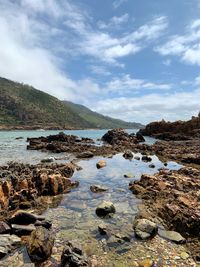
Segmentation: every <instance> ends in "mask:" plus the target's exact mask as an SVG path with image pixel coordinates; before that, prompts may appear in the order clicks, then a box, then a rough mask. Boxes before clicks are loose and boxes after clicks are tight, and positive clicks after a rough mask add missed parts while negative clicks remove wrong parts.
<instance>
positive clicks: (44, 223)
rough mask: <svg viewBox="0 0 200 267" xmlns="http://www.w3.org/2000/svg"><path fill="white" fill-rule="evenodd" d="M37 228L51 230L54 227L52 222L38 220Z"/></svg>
mask: <svg viewBox="0 0 200 267" xmlns="http://www.w3.org/2000/svg"><path fill="white" fill-rule="evenodd" d="M34 225H35V226H42V227H44V228H46V229H50V228H51V226H52V222H51V221H49V220H46V219H45V220H42V221H41V220H37V221H36V222H35V224H34Z"/></svg>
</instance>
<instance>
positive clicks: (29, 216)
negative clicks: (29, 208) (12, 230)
mask: <svg viewBox="0 0 200 267" xmlns="http://www.w3.org/2000/svg"><path fill="white" fill-rule="evenodd" d="M36 221H37V215H35V214H33V213H30V212H26V211H21V210H19V211H17V212H16V213H15V214H14V215H13V216H12V217H11V218H10V219H9V222H10V223H11V224H19V225H28V224H34V223H35V222H36Z"/></svg>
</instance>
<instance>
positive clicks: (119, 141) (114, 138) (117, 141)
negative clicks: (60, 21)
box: [102, 129, 138, 146]
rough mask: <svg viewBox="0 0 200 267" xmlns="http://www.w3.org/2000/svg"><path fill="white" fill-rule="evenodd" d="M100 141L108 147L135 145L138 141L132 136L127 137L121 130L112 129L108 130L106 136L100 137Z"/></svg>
mask: <svg viewBox="0 0 200 267" xmlns="http://www.w3.org/2000/svg"><path fill="white" fill-rule="evenodd" d="M102 141H104V142H106V143H108V144H110V145H125V146H128V144H137V143H138V139H137V138H136V136H134V135H132V134H131V135H129V134H128V133H127V132H126V131H125V130H123V129H113V130H109V131H108V132H107V133H106V134H104V135H103V136H102Z"/></svg>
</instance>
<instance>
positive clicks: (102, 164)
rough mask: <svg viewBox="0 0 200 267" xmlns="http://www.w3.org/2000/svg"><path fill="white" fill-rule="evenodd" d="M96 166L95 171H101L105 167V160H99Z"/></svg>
mask: <svg viewBox="0 0 200 267" xmlns="http://www.w3.org/2000/svg"><path fill="white" fill-rule="evenodd" d="M96 166H97V169H101V168H103V167H105V166H106V161H105V160H99V161H98V162H97V164H96Z"/></svg>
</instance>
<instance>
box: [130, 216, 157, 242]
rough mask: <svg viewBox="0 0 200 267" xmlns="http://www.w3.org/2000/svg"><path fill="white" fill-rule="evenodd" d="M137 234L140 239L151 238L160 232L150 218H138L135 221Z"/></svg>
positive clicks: (134, 225) (134, 227) (134, 226)
mask: <svg viewBox="0 0 200 267" xmlns="http://www.w3.org/2000/svg"><path fill="white" fill-rule="evenodd" d="M133 229H134V232H135V236H136V237H138V238H140V239H143V240H145V239H149V238H151V237H154V236H155V235H156V234H157V232H158V226H157V225H156V224H155V223H154V222H152V221H149V220H148V219H136V220H135V221H134V222H133Z"/></svg>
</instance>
